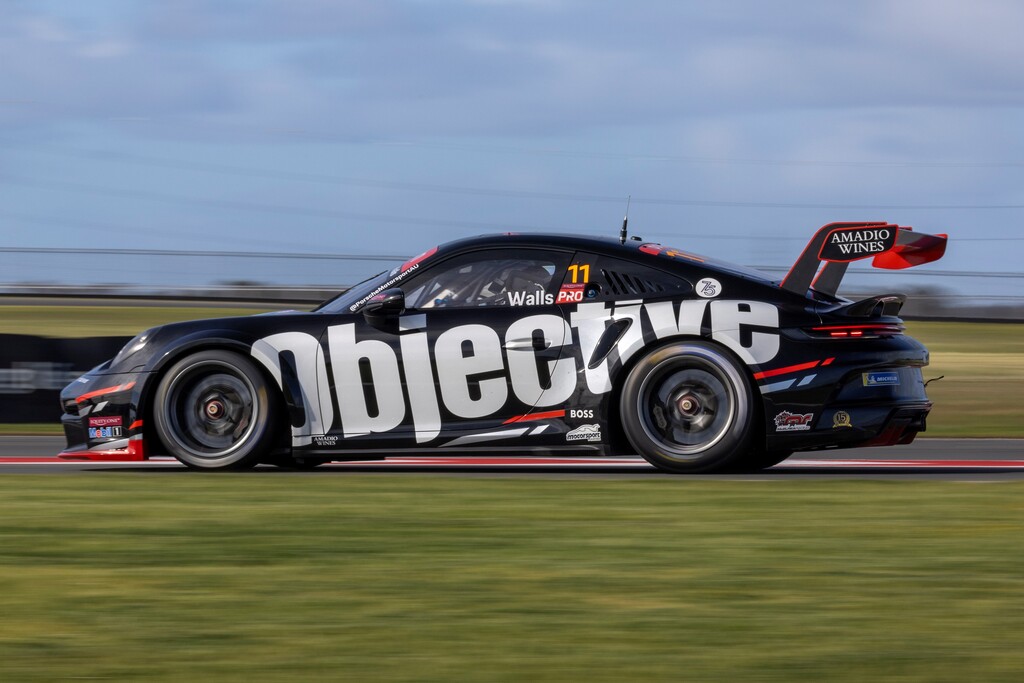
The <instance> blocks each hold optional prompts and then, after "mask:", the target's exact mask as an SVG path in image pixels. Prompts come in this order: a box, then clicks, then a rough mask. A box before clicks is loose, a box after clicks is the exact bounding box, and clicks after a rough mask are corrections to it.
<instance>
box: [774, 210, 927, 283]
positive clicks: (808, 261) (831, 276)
mask: <svg viewBox="0 0 1024 683" xmlns="http://www.w3.org/2000/svg"><path fill="white" fill-rule="evenodd" d="M945 253H946V235H942V234H940V235H926V234H925V233H923V232H914V231H913V228H905V227H900V226H898V225H895V224H893V223H885V222H869V223H829V224H828V225H826V226H824V227H822V228H821V229H819V230H818V232H816V233H814V237H812V238H811V241H810V242H808V243H807V246H806V247H805V248H804V252H803V253H802V254H800V258H799V259H797V261H796V263H794V264H793V267H792V268H791V269H790V271H789V273H788V274H787V275H786V277H785V279H783V280H782V285H781V286H782V288H783V289H786V290H789V291H791V292H795V293H796V294H799V295H801V296H806V295H807V290H808V289H813V290H814V291H816V292H821V293H822V294H828V295H835V293H836V292H837V291H838V290H839V283H840V282H842V280H843V276H844V275H846V268H847V266H849V265H850V263H851V262H853V261H859V260H861V259H866V258H869V257H872V258H873V260H872V263H871V265H873V266H874V267H875V268H886V269H889V270H896V269H901V268H910V267H912V266H919V265H921V264H922V263H930V262H932V261H937V260H939V259H940V258H942V255H943V254H945ZM822 262H824V263H825V267H824V268H821V270H820V272H819V270H818V269H819V267H820V266H821V264H822Z"/></svg>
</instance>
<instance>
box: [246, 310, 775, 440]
mask: <svg viewBox="0 0 1024 683" xmlns="http://www.w3.org/2000/svg"><path fill="white" fill-rule="evenodd" d="M431 317H432V314H431V313H427V314H416V315H408V316H404V317H403V318H401V319H400V321H399V330H400V332H399V334H397V335H395V336H394V337H392V339H393V340H394V341H392V342H391V343H388V342H385V341H383V340H381V339H380V338H378V334H379V333H378V332H377V331H376V330H374V329H372V328H370V327H369V326H367V325H365V324H364V323H362V322H361V321H360V322H350V323H344V324H340V325H333V326H331V327H328V328H327V331H326V333H325V334H324V335H323V337H321V338H318V337H315V336H313V335H311V334H308V333H305V332H283V333H279V334H274V335H270V336H268V337H265V338H263V339H259V340H257V341H256V342H255V343H254V344H253V346H252V356H253V358H254V359H256V360H257V361H259V362H260V363H262V364H263V365H264V366H265V367H266V368H267V370H268V372H270V374H271V375H272V376H273V378H274V379H275V381H276V382H277V383H278V385H279V386H282V385H283V379H282V372H284V371H287V372H289V373H293V374H294V376H295V377H296V378H297V379H298V386H299V388H300V390H301V391H300V393H301V396H300V398H301V400H302V403H303V407H304V408H305V411H304V414H305V417H306V420H305V422H304V423H303V424H301V425H293V426H292V443H293V444H294V445H297V446H301V445H308V444H310V443H312V440H313V437H314V435H322V434H328V433H338V434H340V435H341V436H342V438H351V437H360V436H366V435H369V434H374V433H381V432H389V431H392V430H395V429H398V428H399V427H403V428H404V429H406V430H407V431H409V432H410V433H411V435H414V436H415V439H416V442H417V443H427V442H430V441H432V440H433V439H435V438H437V436H438V435H439V434H440V432H441V426H442V420H446V421H447V420H460V419H481V418H487V417H489V416H495V415H497V414H498V413H499V411H502V410H503V409H504V410H506V411H508V413H509V414H512V413H515V412H523V411H524V409H527V410H528V409H534V410H537V411H539V412H544V411H545V410H552V409H553V408H554V407H555V406H562V405H565V403H566V402H567V401H568V400H569V398H570V397H571V396H572V395H573V394H574V393H575V392H577V391H582V390H584V389H585V390H586V391H589V392H590V393H591V394H596V395H600V394H605V393H608V392H609V391H611V389H612V383H611V376H612V371H613V369H614V368H615V367H618V366H619V365H621V364H622V363H625V362H626V361H628V360H629V358H631V357H632V356H633V355H634V354H636V353H638V352H641V351H642V349H643V348H644V347H645V346H646V345H649V344H651V343H654V342H656V341H658V340H661V339H666V338H671V337H677V336H680V335H686V336H697V337H699V336H702V335H704V336H710V338H711V339H713V340H715V341H716V342H718V343H721V344H723V345H724V346H726V347H728V348H729V349H730V350H732V351H733V352H734V353H736V355H737V356H739V357H740V358H741V359H742V360H743V361H744V362H745V363H747V364H751V365H753V364H762V363H766V362H769V361H771V360H772V359H773V358H774V357H775V356H776V355H777V354H778V351H779V344H780V341H779V340H780V337H779V332H778V327H779V312H778V309H777V308H776V307H775V306H773V305H772V304H768V303H764V302H758V301H737V300H727V299H715V300H706V299H691V300H687V301H682V302H672V301H657V302H651V303H644V301H643V300H636V301H629V302H619V303H611V302H591V303H583V304H578V305H577V306H576V307H575V310H572V311H571V312H567V315H566V316H565V317H563V316H561V315H552V314H541V315H526V316H523V317H522V318H519V319H518V320H515V321H514V322H513V323H512V324H510V325H508V327H507V328H506V329H504V330H496V329H494V328H492V327H490V326H488V325H482V324H468V325H455V326H452V327H446V328H443V329H435V328H432V327H431V325H430V320H431ZM566 318H567V319H566ZM413 319H415V321H416V324H412V323H411V321H413ZM620 320H628V321H630V323H631V324H630V325H629V326H628V327H627V328H626V331H625V332H624V333H623V334H622V336H621V337H620V338H619V341H618V343H617V344H616V346H615V348H614V349H613V351H612V352H611V353H609V354H607V356H605V357H604V359H603V360H602V361H601V362H600V363H597V364H593V365H591V364H590V363H589V362H588V360H589V359H591V358H593V357H594V353H595V351H596V349H597V347H598V344H599V343H600V341H601V338H602V337H603V336H604V334H605V332H606V330H607V328H608V323H609V322H613V321H620ZM705 322H706V323H707V324H708V326H709V328H710V330H702V327H703V325H704V324H705ZM406 323H409V324H406ZM708 332H710V334H708ZM536 337H542V338H544V339H546V340H549V341H550V345H549V346H548V347H547V348H546V349H544V350H543V353H544V355H543V356H541V355H538V354H539V353H540V351H539V350H538V349H535V348H532V346H530V345H525V346H521V345H515V344H513V342H519V341H521V340H523V339H532V338H536ZM558 347H565V348H564V349H563V350H562V352H561V355H560V356H558V357H557V358H554V357H552V356H553V354H552V353H551V352H552V350H553V349H554V350H557V349H558ZM282 354H286V355H287V357H288V361H287V362H285V361H282ZM328 359H329V363H330V364H329V365H328ZM584 359H588V360H584ZM284 366H287V368H286V369H285V367H284ZM581 376H582V378H581ZM367 377H369V378H371V379H370V381H366V378H367ZM332 380H333V381H332ZM582 383H585V387H583V386H578V385H580V384H582ZM510 401H511V403H510ZM578 419H579V418H578ZM582 419H591V418H582ZM595 419H596V416H595ZM598 438H600V437H598Z"/></svg>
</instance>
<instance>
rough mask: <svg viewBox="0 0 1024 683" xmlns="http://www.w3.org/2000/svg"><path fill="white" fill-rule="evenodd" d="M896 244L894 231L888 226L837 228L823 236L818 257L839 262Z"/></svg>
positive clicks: (884, 249) (857, 257) (879, 252)
mask: <svg viewBox="0 0 1024 683" xmlns="http://www.w3.org/2000/svg"><path fill="white" fill-rule="evenodd" d="M895 244H896V231H895V230H892V229H890V228H839V229H836V230H833V231H832V232H830V233H829V234H828V236H827V237H826V238H825V244H823V245H822V246H821V251H820V252H819V253H818V258H820V259H823V260H825V261H836V262H839V263H843V262H847V261H855V260H857V259H859V258H864V257H865V256H871V255H872V254H881V253H882V252H883V251H888V250H889V249H892V247H893V245H895Z"/></svg>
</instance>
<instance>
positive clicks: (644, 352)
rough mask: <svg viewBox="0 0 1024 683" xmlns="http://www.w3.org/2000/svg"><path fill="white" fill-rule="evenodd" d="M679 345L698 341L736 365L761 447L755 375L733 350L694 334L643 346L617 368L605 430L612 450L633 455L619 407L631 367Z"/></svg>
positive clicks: (760, 410) (761, 411) (761, 410)
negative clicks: (747, 392)
mask: <svg viewBox="0 0 1024 683" xmlns="http://www.w3.org/2000/svg"><path fill="white" fill-rule="evenodd" d="M680 342H701V343H703V344H708V345H711V346H714V347H715V348H716V350H718V351H720V352H721V353H723V354H725V355H727V356H729V358H731V359H732V360H733V361H734V362H735V363H736V366H737V367H738V368H739V369H740V372H741V373H742V375H743V377H744V378H745V379H746V381H747V384H748V385H749V386H750V392H751V396H752V397H753V401H754V403H755V405H756V407H757V409H756V410H754V411H752V414H753V415H754V418H755V419H756V420H757V421H758V424H757V427H758V428H757V429H756V431H755V433H756V434H757V438H758V440H759V442H760V445H762V446H764V445H765V443H766V439H767V434H766V430H765V426H764V425H765V407H764V401H763V400H762V399H761V392H760V390H759V389H758V387H757V382H756V381H755V380H754V372H753V371H752V370H751V369H750V366H749V365H747V364H746V363H745V362H744V361H743V359H742V358H740V357H739V354H737V353H736V352H735V351H733V350H732V349H730V348H729V347H728V346H726V345H725V344H722V343H721V342H717V341H715V340H714V339H710V338H708V337H702V336H698V335H693V334H679V335H673V336H669V337H663V338H661V339H659V340H658V341H657V342H656V343H654V344H651V345H649V346H645V347H644V348H642V349H641V350H640V351H638V352H637V353H634V354H633V355H632V356H631V357H630V358H629V359H628V360H627V361H626V362H625V363H623V364H622V365H620V366H619V368H618V369H617V370H616V371H615V374H614V376H613V377H612V390H611V392H610V393H611V399H610V401H609V403H608V413H609V415H608V427H609V432H610V433H611V436H610V438H609V445H610V446H611V447H612V448H613V449H615V450H618V449H622V448H624V449H627V450H628V451H629V452H632V451H633V450H634V449H633V447H632V445H630V443H629V439H627V438H626V432H625V429H624V428H623V425H622V415H621V412H620V408H621V405H622V393H623V388H624V386H625V384H626V378H628V377H629V374H630V373H631V372H632V371H633V368H634V367H636V366H637V365H638V364H639V363H640V361H642V360H643V359H644V358H646V357H647V356H649V355H651V354H652V353H655V352H657V351H659V350H661V349H663V348H665V347H667V346H672V345H673V344H678V343H680Z"/></svg>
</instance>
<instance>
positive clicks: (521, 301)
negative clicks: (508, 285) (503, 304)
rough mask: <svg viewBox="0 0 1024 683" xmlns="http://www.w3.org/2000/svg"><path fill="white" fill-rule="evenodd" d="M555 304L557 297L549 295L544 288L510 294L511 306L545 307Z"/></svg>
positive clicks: (509, 302) (509, 303) (509, 301)
mask: <svg viewBox="0 0 1024 683" xmlns="http://www.w3.org/2000/svg"><path fill="white" fill-rule="evenodd" d="M553 303H555V295H554V294H548V293H547V292H545V291H544V288H543V287H538V288H537V289H536V290H535V291H533V292H509V293H508V305H509V306H544V305H546V304H553Z"/></svg>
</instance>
